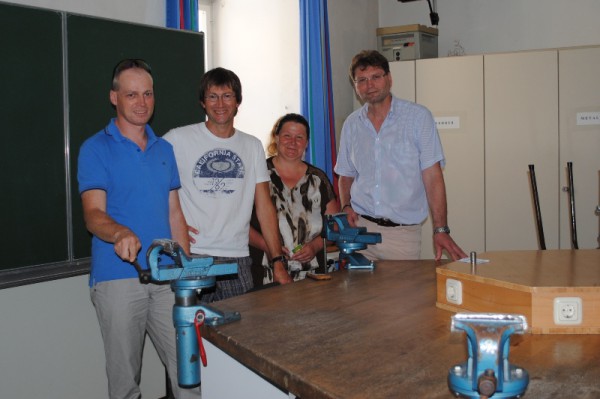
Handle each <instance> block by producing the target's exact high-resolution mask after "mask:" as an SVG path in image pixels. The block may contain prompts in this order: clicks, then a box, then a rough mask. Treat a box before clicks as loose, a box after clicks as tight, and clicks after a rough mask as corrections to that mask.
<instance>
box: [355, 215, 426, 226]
mask: <svg viewBox="0 0 600 399" xmlns="http://www.w3.org/2000/svg"><path fill="white" fill-rule="evenodd" d="M360 216H361V217H363V218H365V219H367V220H369V221H371V222H373V223H375V224H378V225H379V226H383V227H398V226H416V224H404V223H394V222H392V221H391V220H390V219H386V218H374V217H371V216H368V215H360Z"/></svg>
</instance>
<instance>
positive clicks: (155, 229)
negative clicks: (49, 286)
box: [77, 119, 180, 286]
mask: <svg viewBox="0 0 600 399" xmlns="http://www.w3.org/2000/svg"><path fill="white" fill-rule="evenodd" d="M146 134H147V135H148V144H147V146H146V150H145V151H142V150H141V149H140V148H139V147H138V145H137V144H135V143H134V142H133V141H131V140H129V139H128V138H125V137H124V136H123V135H122V134H121V132H120V131H119V128H118V127H117V126H116V125H115V120H114V119H112V120H111V122H110V123H109V124H108V126H106V128H104V129H103V130H101V131H99V132H98V133H96V134H95V135H94V136H92V137H90V138H89V139H87V140H86V141H85V142H84V143H83V145H82V146H81V150H80V152H79V161H78V162H79V164H78V171H77V179H78V181H79V193H80V194H81V193H83V192H84V191H87V190H94V189H99V190H104V191H105V192H106V212H107V214H108V215H109V216H110V217H111V218H113V219H114V220H115V221H116V222H117V223H119V224H122V225H124V226H127V227H128V228H129V229H130V230H131V231H133V232H134V233H135V234H136V235H137V236H138V237H139V239H140V241H141V243H142V249H141V250H140V252H139V254H138V262H139V263H140V265H141V266H142V267H144V268H146V267H147V265H146V251H147V250H148V247H149V246H150V244H151V243H152V240H154V239H156V238H171V228H170V224H169V192H170V191H171V190H176V189H178V188H179V187H180V182H179V173H178V171H177V164H176V163H175V156H174V154H173V147H172V146H171V144H169V143H168V142H167V141H165V140H163V139H162V138H160V137H157V136H156V135H155V134H154V132H153V131H152V129H151V128H150V126H149V125H146ZM125 278H137V272H136V270H135V268H134V267H133V266H132V265H131V264H130V263H128V262H125V261H123V260H122V259H121V258H119V257H118V256H117V255H116V253H115V251H114V245H113V244H112V243H108V242H105V241H102V240H101V239H99V238H98V237H96V236H94V237H93V238H92V270H91V273H90V286H93V285H94V284H96V283H99V282H102V281H108V280H118V279H125Z"/></svg>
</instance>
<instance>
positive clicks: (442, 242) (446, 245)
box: [433, 233, 467, 260]
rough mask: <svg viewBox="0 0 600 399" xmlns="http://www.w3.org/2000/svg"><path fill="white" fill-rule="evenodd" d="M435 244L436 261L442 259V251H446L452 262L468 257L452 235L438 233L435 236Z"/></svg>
mask: <svg viewBox="0 0 600 399" xmlns="http://www.w3.org/2000/svg"><path fill="white" fill-rule="evenodd" d="M433 244H434V247H435V260H440V259H441V258H442V251H443V250H446V252H448V255H450V257H451V258H452V260H459V259H462V258H464V257H466V256H467V254H466V253H465V252H464V251H463V250H462V249H461V248H460V247H459V246H458V244H456V243H455V242H454V240H453V239H452V237H450V234H446V233H437V234H434V235H433Z"/></svg>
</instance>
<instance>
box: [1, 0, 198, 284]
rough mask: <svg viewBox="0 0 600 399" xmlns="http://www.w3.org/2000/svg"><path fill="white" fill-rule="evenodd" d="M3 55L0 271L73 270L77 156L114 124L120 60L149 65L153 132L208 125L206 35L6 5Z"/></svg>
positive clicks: (82, 248) (83, 237)
mask: <svg viewBox="0 0 600 399" xmlns="http://www.w3.org/2000/svg"><path fill="white" fill-rule="evenodd" d="M0 48H1V49H2V62H1V63H0V76H2V80H3V84H2V88H3V93H2V94H3V95H2V96H0V120H1V121H2V123H1V126H2V127H1V130H0V131H1V133H0V134H1V137H2V143H3V145H2V146H1V147H0V170H1V171H2V177H3V179H2V181H3V186H4V189H3V190H2V191H3V192H2V194H1V195H0V198H1V199H0V201H1V202H0V213H1V219H2V225H3V226H2V229H1V231H2V232H1V233H0V234H1V238H2V243H3V244H4V246H5V249H6V248H8V249H9V250H8V251H5V252H4V254H3V256H2V260H1V261H0V272H2V271H11V272H12V271H14V270H15V269H23V270H25V269H27V270H31V267H35V266H41V265H48V264H64V265H69V264H70V263H77V261H78V260H80V259H86V258H88V257H89V256H90V250H91V237H90V234H89V233H88V232H87V231H86V229H85V226H84V223H83V217H82V209H81V200H80V197H79V192H78V187H77V156H78V154H79V147H80V146H81V144H82V143H83V141H84V140H85V139H87V138H88V137H90V136H92V135H93V134H95V133H96V132H98V131H99V130H102V129H103V128H104V127H105V126H106V125H107V123H108V122H109V120H110V118H112V117H114V109H113V107H112V106H111V104H110V102H109V90H110V80H111V74H112V70H113V67H114V66H115V65H116V64H117V62H119V61H120V60H122V59H124V58H142V59H144V60H146V61H147V62H148V63H149V64H150V65H151V67H152V74H153V78H154V89H155V97H156V110H155V115H154V118H153V119H152V121H151V124H152V127H153V129H154V131H155V132H156V133H157V134H158V135H163V134H164V133H166V132H167V131H168V130H169V129H171V128H174V127H178V126H183V125H187V124H190V123H196V122H199V121H202V120H204V114H203V110H202V108H201V107H200V105H199V102H198V98H197V91H198V84H199V81H200V77H201V76H202V73H203V71H204V36H203V34H201V33H194V32H183V31H176V30H171V29H165V28H156V27H151V26H146V25H140V24H131V23H125V22H118V21H113V20H107V19H100V18H94V17H86V16H82V15H74V14H70V13H65V12H58V11H52V10H43V9H37V8H31V7H22V6H15V5H10V4H5V3H0ZM0 280H2V276H1V275H0Z"/></svg>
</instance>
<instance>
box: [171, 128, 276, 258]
mask: <svg viewBox="0 0 600 399" xmlns="http://www.w3.org/2000/svg"><path fill="white" fill-rule="evenodd" d="M164 138H165V139H166V140H167V141H168V142H169V143H171V144H172V145H173V150H174V152H175V158H176V160H177V167H178V169H179V177H180V180H181V189H179V197H180V201H181V207H182V209H183V214H184V215H185V218H186V221H187V223H188V225H191V226H194V227H195V228H197V229H198V230H199V231H200V233H199V234H198V235H197V236H194V238H195V240H196V243H195V244H192V252H193V253H195V254H204V255H211V256H231V257H242V256H248V231H249V226H250V216H251V214H252V206H253V204H254V192H255V189H256V184H258V183H262V182H266V181H268V180H269V174H268V171H267V166H266V161H265V153H264V149H263V146H262V143H261V142H260V140H259V139H257V138H256V137H253V136H250V135H249V134H246V133H243V132H241V131H239V130H236V131H235V133H234V135H233V136H232V137H230V138H227V139H223V138H220V137H217V136H215V135H214V134H212V133H211V132H210V131H209V130H208V129H207V128H206V125H205V124H204V123H199V124H195V125H189V126H184V127H180V128H177V129H173V130H171V131H170V132H169V133H167V134H166V135H165V136H164Z"/></svg>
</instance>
